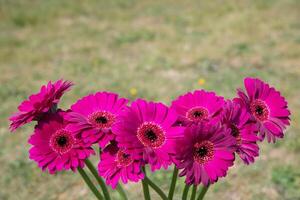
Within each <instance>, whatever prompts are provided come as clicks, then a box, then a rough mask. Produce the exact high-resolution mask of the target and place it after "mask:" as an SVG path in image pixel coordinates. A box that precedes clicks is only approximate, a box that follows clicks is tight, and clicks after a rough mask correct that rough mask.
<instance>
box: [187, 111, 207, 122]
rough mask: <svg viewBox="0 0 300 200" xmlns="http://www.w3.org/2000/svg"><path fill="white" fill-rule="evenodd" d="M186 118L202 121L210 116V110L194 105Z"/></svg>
mask: <svg viewBox="0 0 300 200" xmlns="http://www.w3.org/2000/svg"><path fill="white" fill-rule="evenodd" d="M186 118H188V119H189V120H190V121H193V122H200V121H202V120H205V119H207V118H208V110H207V109H206V108H203V107H194V108H191V109H190V110H188V111H187V113H186Z"/></svg>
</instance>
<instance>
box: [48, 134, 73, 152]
mask: <svg viewBox="0 0 300 200" xmlns="http://www.w3.org/2000/svg"><path fill="white" fill-rule="evenodd" d="M74 144H75V139H74V137H73V136H72V134H71V132H69V131H66V130H64V129H60V130H58V131H56V132H55V133H54V134H53V135H52V136H51V138H50V142H49V145H50V147H51V148H52V150H53V151H55V152H56V153H59V154H65V153H67V152H69V151H70V150H71V149H72V147H73V145H74Z"/></svg>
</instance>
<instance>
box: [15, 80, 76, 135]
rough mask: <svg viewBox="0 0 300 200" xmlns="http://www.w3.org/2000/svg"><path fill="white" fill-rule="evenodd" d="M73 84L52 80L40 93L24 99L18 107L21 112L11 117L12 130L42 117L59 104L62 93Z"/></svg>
mask: <svg viewBox="0 0 300 200" xmlns="http://www.w3.org/2000/svg"><path fill="white" fill-rule="evenodd" d="M72 85H73V83H71V82H69V81H63V80H58V81H56V82H54V83H51V81H50V82H48V84H47V85H44V86H42V87H41V90H40V92H39V93H36V94H33V95H31V96H30V97H29V98H28V100H25V101H23V102H22V103H21V104H20V105H19V107H18V110H19V112H17V113H15V114H13V115H12V116H11V117H10V118H9V120H10V121H11V124H10V130H11V131H15V130H16V129H17V128H19V127H21V126H22V125H24V124H26V123H29V122H31V121H33V120H39V119H41V118H42V117H43V115H44V114H45V113H47V112H48V111H49V110H50V109H51V108H52V107H55V106H56V105H57V104H58V102H59V100H60V98H61V97H62V95H63V94H64V93H65V92H66V91H68V90H69V89H70V87H71V86H72Z"/></svg>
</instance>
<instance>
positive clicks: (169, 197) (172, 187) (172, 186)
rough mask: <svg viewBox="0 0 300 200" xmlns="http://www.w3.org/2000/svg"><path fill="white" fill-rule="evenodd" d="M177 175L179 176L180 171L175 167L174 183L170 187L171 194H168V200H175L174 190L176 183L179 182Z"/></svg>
mask: <svg viewBox="0 0 300 200" xmlns="http://www.w3.org/2000/svg"><path fill="white" fill-rule="evenodd" d="M177 175H178V169H177V168H176V166H174V171H173V176H172V182H171V186H170V189H169V194H168V199H169V200H172V199H173V195H174V190H175V186H176V181H177Z"/></svg>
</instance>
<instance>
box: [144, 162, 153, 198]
mask: <svg viewBox="0 0 300 200" xmlns="http://www.w3.org/2000/svg"><path fill="white" fill-rule="evenodd" d="M143 172H144V173H145V178H144V179H143V180H142V185H143V192H144V198H145V200H151V198H150V193H149V187H148V183H147V182H146V181H145V179H146V177H147V175H146V169H145V167H143Z"/></svg>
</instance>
